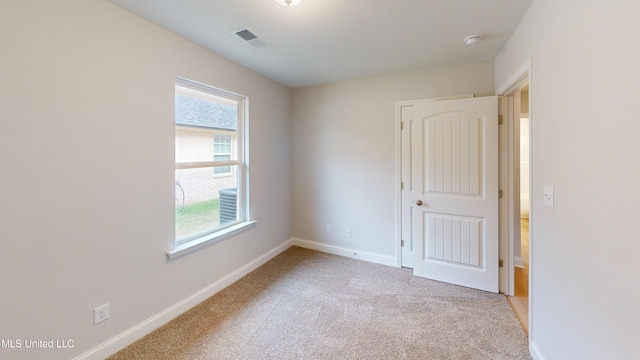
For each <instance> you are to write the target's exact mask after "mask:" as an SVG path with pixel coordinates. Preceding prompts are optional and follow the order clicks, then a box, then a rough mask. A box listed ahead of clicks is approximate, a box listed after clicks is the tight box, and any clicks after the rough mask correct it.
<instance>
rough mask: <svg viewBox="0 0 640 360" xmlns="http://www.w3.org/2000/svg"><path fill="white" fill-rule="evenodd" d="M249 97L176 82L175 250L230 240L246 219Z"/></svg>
mask: <svg viewBox="0 0 640 360" xmlns="http://www.w3.org/2000/svg"><path fill="white" fill-rule="evenodd" d="M246 103H247V100H246V98H245V97H243V96H240V95H237V94H233V93H230V92H227V91H224V90H220V89H216V88H213V87H210V86H207V85H203V84H200V83H196V82H192V81H190V80H186V79H182V78H177V79H176V84H175V127H176V128H175V129H176V130H175V183H176V190H175V201H176V215H175V219H176V221H175V225H176V242H175V243H176V249H177V250H176V249H174V251H173V252H171V251H170V252H169V253H168V254H169V257H171V256H172V254H173V253H176V252H178V251H180V250H181V249H186V248H189V247H190V246H191V245H193V244H196V245H198V244H201V243H203V242H209V241H211V240H215V239H218V238H220V237H221V236H222V235H228V234H229V232H232V231H234V230H235V229H239V228H241V227H243V226H246V225H247V224H248V223H250V221H249V220H248V218H247V216H248V194H247V190H246V189H247V188H248V187H247V186H246V184H247V171H246V166H247V161H246V156H247V154H246V152H245V147H244V146H245V144H246V142H245V141H244V140H245V139H244V134H245V131H244V126H245V125H246V119H245V114H246V111H245V107H246V105H247V104H246Z"/></svg>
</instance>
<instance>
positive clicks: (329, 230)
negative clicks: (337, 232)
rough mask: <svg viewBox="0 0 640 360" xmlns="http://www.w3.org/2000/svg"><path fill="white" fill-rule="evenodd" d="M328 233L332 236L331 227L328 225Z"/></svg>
mask: <svg viewBox="0 0 640 360" xmlns="http://www.w3.org/2000/svg"><path fill="white" fill-rule="evenodd" d="M327 233H328V234H331V225H327Z"/></svg>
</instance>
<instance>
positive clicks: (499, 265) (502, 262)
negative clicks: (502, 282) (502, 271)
mask: <svg viewBox="0 0 640 360" xmlns="http://www.w3.org/2000/svg"><path fill="white" fill-rule="evenodd" d="M503 266H504V261H502V259H500V260H498V267H503Z"/></svg>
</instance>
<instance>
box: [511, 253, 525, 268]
mask: <svg viewBox="0 0 640 360" xmlns="http://www.w3.org/2000/svg"><path fill="white" fill-rule="evenodd" d="M513 266H515V267H519V268H523V269H524V260H522V258H521V257H520V256H514V257H513Z"/></svg>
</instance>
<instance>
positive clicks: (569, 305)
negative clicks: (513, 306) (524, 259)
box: [495, 0, 640, 360]
mask: <svg viewBox="0 0 640 360" xmlns="http://www.w3.org/2000/svg"><path fill="white" fill-rule="evenodd" d="M639 13H640V2H637V1H631V0H614V1H606V2H604V1H580V0H535V1H534V2H533V4H532V5H531V7H530V9H529V10H528V12H527V14H526V15H525V16H524V18H523V19H522V21H521V23H520V24H519V26H518V29H517V30H516V31H515V33H514V34H513V35H512V37H511V39H510V40H509V42H508V44H507V45H506V46H505V48H504V49H503V51H502V53H501V54H500V55H499V56H498V58H497V59H496V62H495V65H496V66H495V74H496V85H497V86H498V87H500V86H502V84H504V83H505V82H506V81H507V80H508V78H509V77H510V76H511V75H512V74H514V73H515V72H516V70H517V69H518V68H520V67H521V66H522V65H523V64H524V63H525V62H527V61H528V60H529V59H530V58H531V57H532V58H533V72H532V73H533V79H532V84H531V88H530V91H531V92H532V99H531V105H532V113H531V114H530V115H531V121H532V124H533V130H532V144H533V150H532V153H531V155H532V160H531V161H532V162H533V174H532V175H533V192H532V194H531V196H532V197H531V201H532V217H533V222H532V224H533V227H532V231H533V233H532V239H531V252H532V258H533V262H532V267H531V272H530V274H531V276H532V279H533V287H532V293H531V294H532V315H533V316H532V319H530V325H531V338H532V340H533V350H534V353H535V355H536V356H537V358H539V359H543V358H546V359H549V360H552V359H605V358H606V359H632V358H636V357H637V354H638V352H639V351H640V347H639V346H638V341H637V336H636V335H637V324H638V323H640V311H638V304H639V303H640V287H639V286H638V285H637V284H638V275H639V274H640V265H639V263H638V261H637V254H638V253H639V252H640V242H639V241H638V240H637V238H638V236H637V228H636V224H637V222H638V210H637V202H638V199H639V198H640V187H638V184H639V183H640V160H639V159H640V158H639V157H638V154H640V142H638V139H637V134H638V133H640V121H638V119H640V110H639V109H638V101H639V99H640V82H638V81H636V79H639V78H640V67H639V66H638V64H640V49H638V47H637V46H635V44H636V43H637V33H638V31H640V22H638V20H637V14H639ZM544 185H549V186H553V187H554V188H555V193H554V195H555V208H554V209H551V208H549V207H545V206H544V205H543V201H542V199H543V196H542V188H543V186H544Z"/></svg>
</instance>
